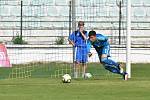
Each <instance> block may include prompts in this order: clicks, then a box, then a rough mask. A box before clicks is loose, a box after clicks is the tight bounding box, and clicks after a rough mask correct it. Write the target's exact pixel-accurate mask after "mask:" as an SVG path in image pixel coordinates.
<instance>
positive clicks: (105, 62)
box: [101, 58, 108, 66]
mask: <svg viewBox="0 0 150 100" xmlns="http://www.w3.org/2000/svg"><path fill="white" fill-rule="evenodd" d="M107 60H108V58H101V63H102V64H103V65H104V66H105V65H106V64H107Z"/></svg>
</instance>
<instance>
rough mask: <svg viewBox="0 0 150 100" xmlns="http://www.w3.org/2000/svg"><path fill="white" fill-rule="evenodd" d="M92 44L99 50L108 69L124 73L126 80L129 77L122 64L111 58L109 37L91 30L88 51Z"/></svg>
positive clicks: (100, 56)
mask: <svg viewBox="0 0 150 100" xmlns="http://www.w3.org/2000/svg"><path fill="white" fill-rule="evenodd" d="M91 45H92V46H93V47H94V48H95V50H96V51H97V53H98V56H99V59H100V62H101V63H102V64H103V65H104V67H105V69H106V70H109V71H110V72H112V73H116V74H120V75H122V76H123V78H124V80H127V79H128V74H127V73H126V72H124V71H123V68H122V65H121V64H119V63H117V62H115V61H113V60H111V59H109V57H110V54H109V53H110V45H109V42H108V37H106V36H104V35H102V34H96V32H95V31H90V32H89V39H88V52H90V48H91Z"/></svg>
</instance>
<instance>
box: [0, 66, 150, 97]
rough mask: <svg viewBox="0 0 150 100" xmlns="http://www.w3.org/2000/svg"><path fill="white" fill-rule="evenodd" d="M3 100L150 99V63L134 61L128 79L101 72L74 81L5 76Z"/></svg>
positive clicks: (0, 83)
mask: <svg viewBox="0 0 150 100" xmlns="http://www.w3.org/2000/svg"><path fill="white" fill-rule="evenodd" d="M91 66H94V64H93V65H91ZM95 66H97V65H95ZM89 70H90V71H92V70H95V69H94V68H92V67H90V68H89ZM96 70H97V69H96ZM4 72H5V73H6V72H7V73H8V72H10V70H9V69H7V70H6V69H0V73H1V74H0V75H1V76H4ZM36 73H37V72H36ZM40 73H42V72H40ZM0 100H150V64H133V65H132V79H130V80H128V81H123V80H122V79H121V78H120V77H109V78H103V77H102V76H99V77H96V78H93V79H89V80H83V79H76V80H75V79H73V80H72V83H70V84H64V83H62V82H61V79H51V78H50V77H42V78H37V77H31V78H29V79H13V80H12V79H3V78H1V80H0Z"/></svg>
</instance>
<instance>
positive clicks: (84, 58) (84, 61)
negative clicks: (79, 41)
mask: <svg viewBox="0 0 150 100" xmlns="http://www.w3.org/2000/svg"><path fill="white" fill-rule="evenodd" d="M87 61H88V53H87V48H82V77H84V75H85V73H86V69H87Z"/></svg>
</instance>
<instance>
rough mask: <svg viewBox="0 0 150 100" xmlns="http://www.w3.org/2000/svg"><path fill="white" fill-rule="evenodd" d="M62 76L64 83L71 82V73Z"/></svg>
mask: <svg viewBox="0 0 150 100" xmlns="http://www.w3.org/2000/svg"><path fill="white" fill-rule="evenodd" d="M62 78H63V79H62V82H63V83H71V76H70V75H69V74H65V75H63V76H62Z"/></svg>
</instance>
